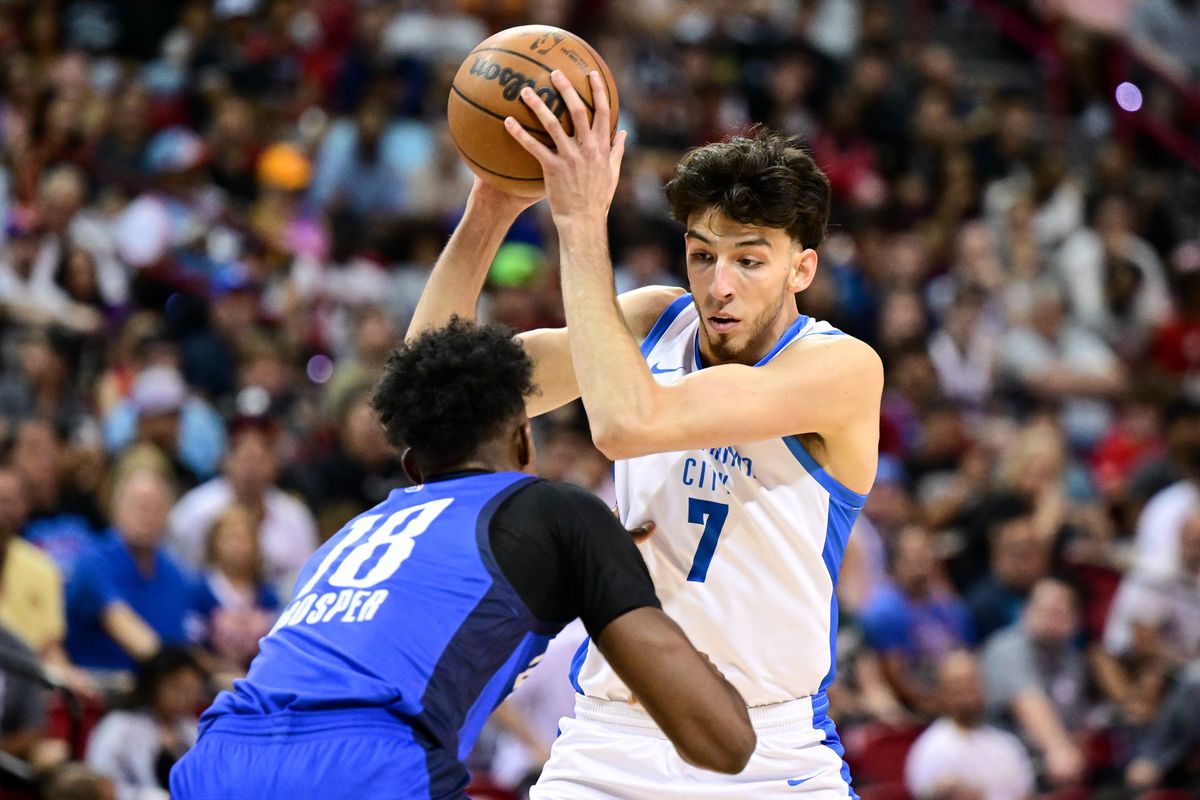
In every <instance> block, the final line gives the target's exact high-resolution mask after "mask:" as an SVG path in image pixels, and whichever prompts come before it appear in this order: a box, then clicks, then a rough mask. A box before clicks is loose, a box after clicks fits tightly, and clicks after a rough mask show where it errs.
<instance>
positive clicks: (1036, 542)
mask: <svg viewBox="0 0 1200 800" xmlns="http://www.w3.org/2000/svg"><path fill="white" fill-rule="evenodd" d="M985 524H986V529H985V533H986V535H987V539H988V543H989V544H990V549H991V560H990V562H989V565H990V568H989V571H988V574H987V575H986V576H984V577H983V578H982V579H981V580H980V581H978V582H977V583H976V584H975V585H974V587H973V588H972V589H971V590H970V593H969V594H968V595H967V607H968V608H969V609H970V611H971V619H972V620H973V621H974V624H975V631H976V633H977V634H978V635H979V638H980V640H984V639H987V638H988V637H989V636H991V635H992V634H993V633H995V632H996V631H998V630H1000V629H1001V628H1007V627H1008V626H1009V625H1011V624H1013V623H1014V622H1016V621H1017V618H1018V617H1019V616H1020V613H1021V609H1022V608H1023V607H1024V605H1025V600H1026V598H1028V596H1029V591H1030V590H1031V589H1032V588H1033V586H1034V584H1035V583H1037V582H1038V581H1039V580H1041V579H1042V578H1044V577H1045V576H1046V574H1047V572H1048V570H1049V568H1050V546H1049V543H1048V542H1046V541H1045V540H1044V539H1043V538H1042V537H1041V536H1039V535H1038V533H1037V531H1036V530H1035V528H1034V525H1033V510H1032V508H1031V507H1030V505H1029V503H1028V501H1026V500H1025V499H1024V498H1023V497H1021V496H1019V495H1015V494H1012V495H1001V496H998V497H996V498H994V500H993V507H992V510H991V513H990V514H988V515H987V517H985Z"/></svg>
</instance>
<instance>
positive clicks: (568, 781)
mask: <svg viewBox="0 0 1200 800" xmlns="http://www.w3.org/2000/svg"><path fill="white" fill-rule="evenodd" d="M814 705H815V711H816V714H815V715H814V713H813V712H814ZM827 708H828V701H826V700H825V698H824V696H823V695H821V696H818V697H817V698H807V697H806V698H802V699H800V700H792V701H789V702H786V703H777V704H775V705H770V706H761V707H757V708H751V709H750V722H751V723H752V724H753V726H754V730H755V733H756V734H757V735H758V745H757V747H756V748H755V750H754V755H752V756H751V757H750V763H749V764H747V765H746V768H745V769H744V770H742V772H740V773H739V774H737V775H723V774H721V773H718V772H709V771H708V770H703V769H699V768H698V767H693V766H692V765H690V764H688V763H686V762H685V761H684V760H683V759H681V758H680V757H679V754H678V753H676V752H675V746H674V745H672V744H671V741H670V740H669V739H667V737H666V735H665V734H663V732H662V730H661V729H659V727H658V726H657V725H656V724H655V723H654V721H653V720H652V719H651V718H650V716H649V715H648V714H646V713H645V711H643V710H642V709H640V708H636V707H631V706H629V705H626V704H625V703H615V702H611V701H607V700H599V699H597V698H594V697H585V696H583V695H580V696H578V697H576V698H575V719H563V720H562V722H561V731H562V733H561V735H560V736H559V737H558V739H557V740H556V741H555V742H554V747H553V748H552V749H551V751H550V760H549V761H548V762H546V766H545V768H544V769H543V770H542V777H541V779H540V780H538V782H537V786H535V787H533V790H532V791H531V793H530V795H529V796H530V800H643V799H644V800H684V799H685V798H709V799H710V800H716V798H739V797H746V798H751V797H752V798H755V799H756V800H772V798H780V800H784V799H785V798H795V797H803V798H804V799H805V800H834V798H838V800H842V799H843V798H847V797H849V798H853V800H857V799H858V795H856V794H855V793H854V790H853V789H851V788H850V770H849V769H848V768H847V767H846V764H845V762H844V761H842V754H843V752H844V751H843V750H842V745H841V742H840V740H839V739H838V735H837V731H836V730H835V729H834V727H833V722H832V721H831V720H830V719H829V718H828V717H827V716H826V715H825V712H826V710H827Z"/></svg>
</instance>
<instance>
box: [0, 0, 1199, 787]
mask: <svg viewBox="0 0 1200 800" xmlns="http://www.w3.org/2000/svg"><path fill="white" fill-rule="evenodd" d="M533 21H536V22H543V23H549V24H554V25H559V26H561V27H566V28H569V29H571V30H572V31H575V32H576V33H579V34H581V35H583V36H584V37H586V38H587V39H588V40H589V41H590V42H591V43H592V44H593V45H595V46H596V48H597V49H598V50H599V51H600V52H601V53H602V54H603V55H604V57H605V59H606V60H607V62H608V64H609V65H610V67H611V68H612V71H613V73H614V75H615V77H616V80H617V83H618V85H619V87H620V92H621V111H622V118H621V125H622V127H624V128H626V129H628V130H629V131H630V134H631V147H630V150H629V153H628V155H627V156H626V159H625V166H624V174H623V180H622V182H621V185H620V187H619V188H618V193H617V197H616V199H615V201H614V204H613V209H612V215H611V238H612V251H613V256H614V260H615V264H616V280H617V288H618V290H620V291H625V290H628V289H632V288H636V287H638V286H643V285H647V284H681V285H682V283H683V281H684V269H683V266H684V265H683V258H682V255H683V248H682V242H681V241H680V235H681V231H680V229H679V228H678V227H677V226H675V225H674V224H673V223H671V222H670V221H669V220H668V214H667V210H666V208H665V204H664V200H663V195H662V192H661V187H662V184H663V183H664V181H665V179H666V177H667V176H668V175H669V174H670V172H671V170H672V168H673V165H674V163H675V162H676V160H677V159H678V158H679V157H680V155H681V154H682V153H683V152H684V151H685V150H686V149H687V148H689V147H692V146H696V145H700V144H703V143H705V142H708V141H712V140H714V139H716V138H719V137H721V136H724V135H727V134H730V133H734V132H738V131H743V130H745V129H746V128H748V127H749V126H751V125H752V124H755V123H764V124H767V125H769V126H771V127H773V128H776V129H779V130H782V131H785V132H787V133H789V134H795V135H798V136H800V137H802V138H803V139H804V141H805V142H806V143H807V145H808V146H809V147H810V148H811V150H812V153H813V155H814V157H815V158H816V160H817V163H818V164H819V165H820V166H821V167H822V168H824V169H825V170H826V172H827V173H828V174H829V177H830V179H831V181H832V184H833V188H834V208H833V214H832V222H831V235H830V237H829V240H828V242H827V244H826V245H825V246H824V247H823V248H822V251H821V260H820V269H819V272H818V274H817V278H816V281H815V282H814V283H813V285H812V287H811V288H809V289H808V290H807V291H806V292H804V293H803V294H802V295H801V296H800V305H801V309H802V311H803V312H804V313H806V314H809V315H811V316H815V317H820V318H824V319H828V320H830V321H831V322H832V323H833V324H835V325H836V326H838V327H840V328H842V329H844V330H846V331H847V332H849V333H852V334H854V335H856V336H859V337H861V338H863V339H865V340H866V341H868V342H870V343H871V344H873V345H874V346H875V347H876V349H877V350H878V351H879V352H880V353H881V355H882V356H883V359H884V363H885V365H886V368H887V387H886V392H885V397H884V406H883V421H882V438H881V445H880V449H881V463H880V471H879V477H878V479H877V481H876V484H875V488H874V490H873V492H872V495H871V498H870V500H869V502H868V504H867V507H866V509H865V512H864V514H863V515H862V517H861V518H860V520H859V522H858V524H857V527H856V529H855V531H854V535H853V536H852V537H851V541H850V552H849V553H848V555H847V559H846V564H845V567H844V569H843V572H842V576H841V583H840V586H839V596H840V600H841V614H842V620H841V634H840V637H839V651H838V660H839V680H838V682H837V684H836V685H835V686H834V688H833V689H831V690H830V697H831V702H832V706H833V708H832V710H831V716H833V718H834V719H836V720H837V722H838V727H839V729H840V731H841V733H842V737H843V740H844V743H845V746H846V750H847V760H848V761H849V762H850V764H851V767H852V769H853V771H854V775H855V785H856V788H857V789H858V791H859V793H860V794H861V795H862V796H863V797H864V798H865V800H902V799H903V798H909V797H915V798H945V799H946V800H1005V799H1007V798H1014V799H1015V798H1022V797H1030V796H1035V795H1040V796H1042V797H1052V798H1056V800H1084V799H1085V798H1090V797H1095V798H1114V799H1115V798H1135V797H1141V798H1146V800H1149V798H1152V797H1156V798H1178V799H1179V800H1182V799H1183V798H1195V797H1200V758H1198V756H1200V713H1197V712H1198V711H1200V3H1198V2H1197V1H1196V0H1089V1H1088V2H1084V0H1014V1H1013V2H1000V1H999V0H914V2H908V3H906V2H898V1H895V0H803V1H801V0H745V1H743V2H736V1H735V0H695V1H694V2H682V1H681V0H593V1H592V2H588V0H575V1H572V0H457V1H455V0H443V1H441V2H435V1H433V0H429V1H428V2H420V1H419V0H215V1H213V0H207V1H204V2H199V1H197V2H181V1H180V0H3V2H0V220H3V223H4V228H3V239H2V244H0V443H2V448H0V559H2V561H0V564H2V566H0V675H2V677H0V681H2V686H3V692H0V696H2V698H3V699H2V701H0V773H2V774H3V775H4V778H3V787H4V788H0V796H3V797H10V796H11V797H23V798H35V797H46V798H57V799H58V800H67V799H68V798H75V799H76V800H83V799H84V798H113V797H117V798H121V800H127V799H129V798H155V797H163V796H165V792H164V791H163V789H162V787H163V786H165V775H166V772H167V771H168V770H169V768H170V765H171V763H173V761H174V760H175V759H176V758H177V757H178V755H179V754H180V753H182V752H183V751H184V750H185V749H186V748H187V747H188V745H189V744H190V743H191V742H192V741H194V738H195V735H196V724H195V719H196V714H197V712H198V711H199V710H202V709H203V708H204V707H205V706H206V705H207V702H208V700H209V699H210V698H211V696H212V692H214V691H216V690H217V689H219V688H220V687H221V686H223V685H227V683H228V681H229V680H231V679H232V678H234V677H236V676H237V675H239V674H241V673H242V672H244V670H245V667H246V665H247V664H248V663H249V661H250V659H251V658H252V657H253V656H254V654H255V652H256V649H257V640H258V638H259V637H260V636H261V635H262V634H263V633H264V632H265V631H267V630H268V629H269V627H270V625H271V624H272V621H273V618H274V614H275V613H276V612H277V611H278V610H279V609H280V607H281V602H282V601H286V599H287V596H288V592H289V591H290V588H291V580H292V577H293V576H294V574H295V572H296V570H297V569H298V568H299V566H300V565H301V564H302V563H303V562H304V560H305V559H306V557H307V556H308V555H309V554H310V553H311V552H312V551H313V549H314V548H315V547H316V546H317V545H318V544H319V543H320V542H321V541H323V540H324V538H326V537H328V536H329V535H330V534H332V533H333V532H335V531H336V530H337V529H338V528H339V527H340V526H341V525H342V524H343V523H344V522H345V521H346V520H347V519H348V518H350V517H351V516H353V515H355V514H357V513H359V512H361V511H362V510H364V509H366V508H368V507H370V506H371V505H374V504H375V503H377V502H378V501H380V500H381V499H383V497H384V496H385V495H386V494H387V492H388V491H390V490H391V489H392V488H394V487H396V486H400V485H403V483H404V478H403V476H402V474H401V472H400V470H399V468H398V463H397V459H396V454H395V453H393V452H391V451H390V450H389V449H388V448H387V446H386V445H385V443H384V440H383V436H382V431H381V428H380V426H379V424H378V422H377V421H376V419H375V418H374V417H373V415H372V412H371V411H370V410H369V407H368V405H367V398H368V396H369V392H370V389H371V386H372V383H373V381H374V380H375V378H376V376H377V374H378V372H379V369H380V368H381V366H382V364H383V362H384V360H385V358H386V355H387V353H388V350H389V349H390V347H391V346H392V345H393V344H394V343H395V342H396V341H397V339H398V337H399V336H401V335H402V332H403V331H404V329H405V327H406V325H407V323H408V318H409V316H410V315H411V312H412V310H413V308H414V307H415V304H416V302H417V299H418V297H419V296H420V292H421V290H422V287H423V286H424V283H425V279H426V276H427V275H428V272H429V269H430V267H431V266H432V264H433V261H434V259H435V258H436V256H437V254H438V252H439V250H440V247H441V246H442V244H443V242H444V241H445V239H446V237H447V235H448V233H449V231H450V230H451V229H452V228H453V226H454V224H455V222H456V220H457V218H458V215H459V213H460V209H461V207H462V205H463V202H464V199H465V197H466V194H467V191H468V189H469V187H470V184H471V175H470V173H469V172H467V171H466V170H465V169H464V168H463V166H462V165H461V163H460V162H459V160H458V158H457V156H456V153H455V151H454V147H453V144H452V143H451V142H450V140H449V138H448V136H447V133H446V127H445V120H444V117H445V103H446V96H447V93H448V90H449V85H450V80H451V78H452V76H453V74H454V71H455V70H456V68H457V66H458V64H459V63H460V61H461V60H462V58H463V57H464V56H465V55H466V53H467V52H468V51H469V50H470V49H471V48H472V47H473V46H474V45H475V44H476V43H478V42H479V41H480V40H482V39H484V38H485V37H487V36H488V35H490V34H491V33H492V32H494V31H496V30H499V29H501V28H504V27H508V26H510V25H515V24H523V23H527V22H533ZM553 237H554V231H553V227H552V225H551V224H550V222H549V217H548V214H547V213H546V211H545V209H544V208H541V207H535V208H534V209H531V210H530V211H529V212H527V213H526V214H525V215H524V216H523V217H522V219H521V220H520V221H519V222H518V224H517V225H516V226H515V227H514V229H513V231H512V233H511V235H510V237H509V240H508V242H507V243H506V244H505V245H504V247H503V249H502V251H501V253H500V255H499V257H498V258H497V260H496V263H495V264H494V266H493V268H492V272H491V276H490V279H489V285H488V288H487V291H486V296H485V298H484V301H483V304H482V309H483V316H484V317H486V318H487V319H491V320H498V321H502V322H505V323H507V324H509V325H511V326H513V327H514V328H517V329H521V330H524V329H529V328H533V327H539V326H546V325H560V324H562V305H561V301H560V293H559V284H558V274H557V264H556V257H557V248H556V245H555V242H554V238H553ZM806 401H807V400H806V399H804V398H798V402H806ZM812 401H813V402H819V398H812ZM536 433H537V436H538V439H539V443H540V446H541V455H540V467H541V471H542V474H543V475H544V476H545V477H548V478H554V479H560V480H568V481H572V482H575V483H578V484H580V485H583V486H585V487H587V488H589V489H592V490H593V491H595V492H596V493H598V494H599V495H600V496H601V497H603V498H605V499H606V500H608V501H610V502H611V501H612V499H613V490H612V485H611V478H610V470H609V464H608V462H607V461H606V460H605V459H604V457H603V456H602V455H600V454H599V453H598V452H597V451H595V450H594V448H593V447H592V446H591V441H590V437H589V435H588V432H587V427H586V420H585V419H584V418H583V415H582V412H581V410H580V409H579V407H578V406H577V405H576V406H572V407H568V408H566V409H563V410H562V411H560V412H557V413H554V414H552V415H548V417H546V418H542V419H539V420H537V422H536ZM582 636H583V633H582V631H580V630H576V629H569V630H568V631H566V632H564V634H563V635H562V636H560V637H559V639H558V640H556V642H555V644H554V645H553V646H552V648H551V651H550V652H549V654H548V655H547V658H546V660H545V663H543V665H542V666H541V667H540V669H539V670H537V672H536V673H535V675H534V678H532V679H531V680H530V681H529V682H528V683H527V684H526V685H525V686H523V687H522V689H521V691H520V692H518V693H517V695H515V696H514V699H513V700H511V701H510V702H509V703H507V704H506V705H505V706H504V707H503V708H502V709H501V711H500V712H498V714H497V716H496V718H495V719H494V721H493V723H492V724H491V725H489V728H488V734H487V735H486V736H485V737H484V738H483V739H482V740H481V743H480V746H479V747H478V748H477V750H476V752H475V753H474V754H473V755H472V767H473V769H474V771H475V775H476V780H475V784H474V789H473V796H475V797H479V798H508V799H510V800H511V798H514V797H521V796H523V792H524V787H525V786H527V785H528V783H529V782H530V780H532V778H533V777H535V776H536V774H537V771H538V768H539V767H540V764H541V763H542V761H543V760H544V758H545V757H546V753H547V750H548V747H549V744H550V742H551V741H552V740H553V738H554V735H555V729H556V726H557V720H558V718H559V717H560V716H562V715H564V714H569V713H570V711H571V703H572V700H571V698H572V691H571V688H570V686H569V684H568V683H567V680H566V677H565V675H566V671H567V663H568V662H569V659H570V656H571V654H572V652H573V650H574V647H575V645H576V644H577V643H578V641H579V640H580V639H581V638H582Z"/></svg>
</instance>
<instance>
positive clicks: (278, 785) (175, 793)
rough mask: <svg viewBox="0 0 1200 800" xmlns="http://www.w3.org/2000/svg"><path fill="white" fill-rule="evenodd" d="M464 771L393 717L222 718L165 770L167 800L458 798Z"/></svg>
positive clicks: (350, 712)
mask: <svg viewBox="0 0 1200 800" xmlns="http://www.w3.org/2000/svg"><path fill="white" fill-rule="evenodd" d="M467 782H468V775H467V772H466V769H465V768H464V767H463V766H462V764H461V763H459V762H458V760H457V759H454V758H452V757H450V756H449V754H447V753H446V751H445V750H442V749H440V748H436V747H433V746H431V745H430V744H429V743H427V742H425V741H422V738H421V737H420V736H419V735H417V734H415V733H414V731H413V730H412V729H411V728H409V727H408V726H407V725H404V724H403V723H402V722H399V721H398V720H397V719H396V718H395V717H393V716H391V715H389V714H385V713H384V712H381V711H379V710H376V709H347V710H341V711H319V712H310V713H286V714H271V715H264V716H261V717H250V716H222V717H217V718H216V719H214V720H212V721H211V723H208V724H207V725H205V726H204V727H203V729H202V732H201V734H200V740H199V741H198V742H197V743H196V746H195V747H193V748H192V749H191V750H189V751H188V752H187V754H186V755H184V757H183V758H182V759H180V760H179V763H177V764H176V765H175V767H174V768H173V769H172V770H171V787H170V788H171V797H172V800H237V799H238V798H247V800H249V799H250V798H255V800H275V799H276V798H278V800H327V799H328V798H333V797H346V798H353V800H385V799H386V800H410V799H411V800H416V798H420V800H459V798H465V797H466V794H465V793H464V792H465V789H466V786H467Z"/></svg>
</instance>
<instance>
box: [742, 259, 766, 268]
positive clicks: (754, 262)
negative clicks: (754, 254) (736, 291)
mask: <svg viewBox="0 0 1200 800" xmlns="http://www.w3.org/2000/svg"><path fill="white" fill-rule="evenodd" d="M738 263H739V264H741V265H742V266H743V267H746V268H747V269H749V268H752V267H757V266H759V265H761V264H762V262H761V261H759V260H758V259H756V258H739V259H738Z"/></svg>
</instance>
